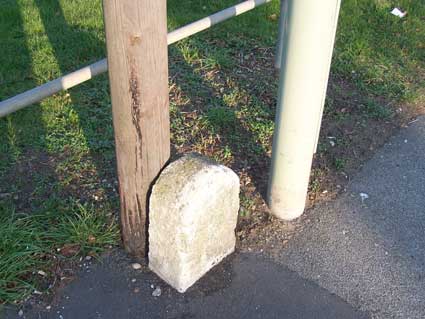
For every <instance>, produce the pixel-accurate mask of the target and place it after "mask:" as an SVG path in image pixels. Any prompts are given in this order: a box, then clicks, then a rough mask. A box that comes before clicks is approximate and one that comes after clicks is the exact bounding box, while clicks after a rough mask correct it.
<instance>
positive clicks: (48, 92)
mask: <svg viewBox="0 0 425 319" xmlns="http://www.w3.org/2000/svg"><path fill="white" fill-rule="evenodd" d="M270 1H271V0H248V1H244V2H241V3H239V4H237V5H234V6H232V7H229V8H227V9H224V10H222V11H219V12H217V13H214V14H212V15H210V16H208V17H205V18H203V19H200V20H197V21H195V22H192V23H190V24H188V25H185V26H183V27H181V28H178V29H176V30H174V31H172V32H170V33H168V36H167V42H168V44H169V45H170V44H173V43H175V42H177V41H180V40H182V39H184V38H187V37H189V36H191V35H194V34H196V33H198V32H201V31H203V30H206V29H208V28H210V27H211V26H213V25H215V24H218V23H220V22H223V21H225V20H228V19H230V18H232V17H235V16H238V15H240V14H242V13H245V12H248V11H250V10H252V9H254V8H256V7H258V6H260V5H262V4H265V3H267V2H270ZM107 70H108V63H107V61H106V59H103V60H100V61H98V62H96V63H93V64H90V65H88V66H86V67H84V68H82V69H79V70H77V71H74V72H72V73H69V74H67V75H64V76H62V77H60V78H58V79H56V80H52V81H50V82H47V83H45V84H43V85H40V86H38V87H36V88H34V89H31V90H29V91H26V92H24V93H21V94H18V95H16V96H14V97H11V98H9V99H7V100H4V101H2V102H0V118H1V117H4V116H6V115H8V114H11V113H13V112H16V111H18V110H20V109H22V108H24V107H26V106H29V105H31V104H34V103H36V102H39V101H41V100H42V99H44V98H46V97H49V96H52V95H54V94H56V93H58V92H60V91H62V90H67V89H70V88H72V87H74V86H77V85H79V84H81V83H83V82H85V81H88V80H90V79H91V78H93V77H95V76H96V75H99V74H101V73H104V72H106V71H107Z"/></svg>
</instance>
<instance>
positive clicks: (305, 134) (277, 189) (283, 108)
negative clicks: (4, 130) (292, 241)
mask: <svg viewBox="0 0 425 319" xmlns="http://www.w3.org/2000/svg"><path fill="white" fill-rule="evenodd" d="M286 1H287V7H286V10H285V12H283V16H282V17H281V18H282V19H283V21H282V23H283V25H284V28H283V30H284V32H283V33H282V47H283V52H282V60H281V63H282V65H281V72H280V80H279V81H280V83H279V96H278V104H277V110H276V127H275V133H274V139H273V153H272V167H271V174H270V181H269V190H268V196H267V199H268V204H269V207H270V210H271V213H272V214H274V215H276V216H277V217H279V218H282V219H285V220H291V219H294V218H297V217H299V216H300V215H301V214H302V213H303V211H304V208H305V202H306V197H307V190H308V183H309V177H310V170H311V164H312V159H313V153H314V151H315V147H316V138H317V132H318V130H319V128H320V120H321V116H322V112H323V104H324V100H325V96H326V88H327V83H328V77H329V70H330V64H331V58H332V51H333V46H334V39H335V31H336V25H337V21H338V14H339V8H340V0H325V1H311V0H286Z"/></svg>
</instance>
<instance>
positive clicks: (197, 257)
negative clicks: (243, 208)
mask: <svg viewBox="0 0 425 319" xmlns="http://www.w3.org/2000/svg"><path fill="white" fill-rule="evenodd" d="M239 188H240V187H239V177H238V176H237V175H236V174H235V173H234V172H233V171H232V170H231V169H229V168H227V167H225V166H223V165H219V164H216V163H214V162H212V161H211V160H209V159H207V158H205V157H202V156H200V155H197V154H188V155H185V156H183V157H182V158H180V159H178V160H177V161H175V162H173V163H171V164H170V165H168V166H167V167H166V168H165V169H164V171H163V172H162V173H161V175H160V176H159V178H158V180H157V182H156V183H155V185H154V186H153V188H152V194H151V197H150V204H149V268H150V269H151V270H152V271H153V272H155V273H156V274H157V275H158V276H160V277H161V278H162V279H163V280H165V281H166V282H167V283H168V284H170V285H171V286H173V287H174V288H175V289H177V290H178V291H179V292H185V291H186V290H187V289H188V288H189V287H190V286H192V285H193V284H194V283H195V282H196V281H197V280H198V279H199V278H201V277H202V276H203V275H204V274H205V273H206V272H207V271H208V270H210V269H211V268H212V267H213V266H214V265H216V264H217V263H219V262H220V261H221V260H222V259H223V258H224V257H226V256H227V255H229V254H231V253H232V252H233V251H234V250H235V243H236V238H235V228H236V222H237V217H238V211H239Z"/></svg>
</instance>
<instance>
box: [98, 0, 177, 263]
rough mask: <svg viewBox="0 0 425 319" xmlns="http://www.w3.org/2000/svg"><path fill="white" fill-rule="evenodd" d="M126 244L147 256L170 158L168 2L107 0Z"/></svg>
mask: <svg viewBox="0 0 425 319" xmlns="http://www.w3.org/2000/svg"><path fill="white" fill-rule="evenodd" d="M103 8H104V17H105V29H106V45H107V51H108V67H109V79H110V87H111V97H112V115H113V123H114V131H115V144H116V155H117V168H118V180H119V188H120V200H121V228H122V229H121V230H122V237H123V243H124V247H125V248H126V250H127V251H128V252H130V253H131V254H133V255H135V256H138V257H144V256H145V254H146V244H147V201H148V192H149V189H150V186H151V183H152V181H153V180H154V179H155V178H156V176H157V175H158V173H159V172H160V170H161V169H162V167H163V166H164V164H165V163H166V162H167V160H168V159H169V156H170V128H169V127H170V123H169V108H168V106H169V105H168V53H167V52H168V51H167V10H166V0H138V1H134V0H103Z"/></svg>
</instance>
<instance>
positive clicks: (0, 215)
mask: <svg viewBox="0 0 425 319" xmlns="http://www.w3.org/2000/svg"><path fill="white" fill-rule="evenodd" d="M234 2H235V1H233V0H217V1H206V0H205V1H204V0H188V1H177V0H169V1H168V16H169V20H168V23H169V29H170V30H171V29H174V28H176V27H178V26H180V25H182V24H185V23H187V22H190V21H193V20H195V19H198V18H201V17H203V16H205V15H207V14H209V13H212V12H215V11H217V10H219V9H221V8H224V7H226V6H229V5H231V4H233V3H234ZM395 5H397V6H400V7H401V8H402V9H404V10H407V11H408V12H409V13H408V15H407V16H406V17H405V18H404V19H399V18H397V17H394V16H392V15H390V14H389V11H390V10H391V9H392V7H393V6H395ZM1 7H2V9H1V10H0V42H1V47H2V54H1V55H0V100H3V99H4V98H7V97H9V96H13V95H15V94H17V93H20V92H22V91H24V90H26V89H29V88H32V87H34V86H35V85H38V84H41V83H44V82H46V81H48V80H51V79H54V78H55V77H58V76H60V75H61V74H64V73H67V72H70V71H72V70H75V69H77V68H79V67H80V66H83V65H86V64H88V63H91V62H94V61H96V60H98V59H101V58H103V57H104V56H105V40H104V29H103V21H102V8H101V1H100V0H95V1H93V0H92V1H89V0H74V1H65V0H54V1H52V0H2V1H1ZM278 7H279V3H278V1H273V2H272V3H270V4H268V5H266V6H263V7H261V8H259V9H257V10H255V11H254V12H251V13H247V14H245V15H243V16H241V17H238V18H235V19H233V20H232V21H229V22H225V23H223V24H221V25H218V26H215V27H214V28H212V29H210V30H208V31H206V32H203V33H201V34H199V35H196V36H193V37H191V38H189V39H186V40H183V41H181V42H179V43H177V44H175V45H172V46H171V47H170V50H169V53H170V54H169V55H170V97H171V105H170V112H171V119H172V122H171V128H172V132H171V133H172V146H173V149H174V153H175V154H178V153H185V152H189V151H197V152H200V153H203V154H205V155H207V156H210V157H213V158H215V159H216V160H218V161H219V162H222V163H224V164H226V165H229V166H231V167H232V168H233V169H234V170H235V171H236V172H237V173H238V174H239V176H240V177H241V183H242V194H241V198H242V201H241V203H242V208H241V217H242V218H245V219H255V216H256V213H255V212H258V211H259V210H260V207H262V204H263V202H262V197H261V194H263V193H264V190H265V186H266V183H267V174H266V172H267V171H268V165H269V158H270V152H271V137H272V134H273V129H274V112H275V110H274V106H275V104H276V101H275V96H276V89H277V79H276V75H275V71H274V69H273V58H274V57H273V52H274V44H275V38H276V33H277V32H276V31H277V15H278ZM424 17H425V4H424V3H423V1H420V0H414V1H407V0H404V1H398V2H397V3H395V2H393V1H386V0H373V1H370V0H346V1H343V3H342V8H341V16H340V22H339V27H338V33H337V41H336V47H335V53H334V57H333V61H332V72H331V81H330V85H329V90H328V98H327V101H326V108H325V114H324V119H323V129H322V136H321V139H320V143H319V148H318V150H319V151H318V154H317V156H316V158H315V163H314V170H313V172H314V174H312V180H311V185H310V190H311V194H319V193H321V192H322V191H323V189H324V188H327V187H331V186H330V185H329V183H327V180H331V181H332V182H333V183H339V181H337V180H338V176H340V175H341V176H346V174H347V172H348V173H349V171H350V169H353V168H355V167H356V166H358V165H359V163H361V162H362V161H363V160H364V159H365V158H367V156H369V155H368V154H370V153H371V150H373V149H374V148H376V147H377V146H379V144H380V143H382V142H383V141H384V140H385V138H386V137H387V136H389V134H390V133H391V129H392V128H393V127H396V126H398V125H399V124H400V123H401V121H402V120H403V119H405V118H408V117H409V116H412V115H415V114H417V112H418V111H417V109H416V108H417V106H418V105H419V104H420V103H422V102H423V101H424V97H425V94H424V92H423V89H421V88H422V87H423V86H424V76H423V74H425V73H424V72H423V71H424V69H425V54H424V52H425V50H424V43H425V24H424V23H423V20H424ZM400 109H402V111H399V110H400ZM404 114H406V115H404ZM328 137H332V138H333V139H332V141H334V142H335V144H334V146H331V145H330V144H329V139H328ZM114 167H115V156H114V142H113V130H112V120H111V102H110V98H109V88H108V81H107V77H106V75H102V76H99V77H97V78H96V79H94V80H92V81H90V82H87V83H84V84H82V85H80V86H78V87H77V88H74V89H72V90H70V91H68V92H62V93H59V94H56V95H55V96H53V97H51V98H48V99H45V100H44V101H42V102H41V103H39V104H37V105H34V106H32V107H30V108H28V109H26V110H22V111H19V112H18V113H16V114H14V115H11V116H8V117H6V118H4V119H0V222H1V223H0V238H2V242H1V243H0V270H1V271H0V300H1V301H2V302H15V301H19V300H23V299H24V298H25V297H27V296H29V295H30V294H31V293H32V292H33V291H34V289H37V290H40V289H41V290H43V289H42V288H43V281H42V280H40V278H39V276H37V274H36V273H37V271H38V270H40V269H41V270H43V269H44V270H46V271H47V272H48V273H49V275H48V278H54V277H55V273H54V271H51V269H52V268H51V267H52V264H55V263H56V262H57V260H62V259H65V260H75V259H77V260H78V258H79V257H80V256H84V255H85V254H92V253H93V254H95V253H98V252H100V250H101V249H102V248H104V247H105V246H107V245H109V244H111V243H113V242H116V241H117V238H118V236H117V229H116V226H111V225H114V224H111V221H113V219H114V218H113V217H111V216H113V215H114V214H116V212H117V211H118V199H117V189H116V185H117V181H116V175H115V169H114ZM333 177H335V178H333ZM344 178H345V177H344ZM253 223H255V221H253ZM4 238H6V240H3V239H4ZM93 238H95V240H93ZM64 247H65V251H66V250H72V249H70V248H75V249H74V251H75V256H74V255H72V256H68V257H64V256H63V255H62V254H61V252H60V251H57V249H61V248H64ZM27 257H29V258H27ZM49 271H50V272H49ZM43 291H48V289H47V288H46V289H44V290H43Z"/></svg>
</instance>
